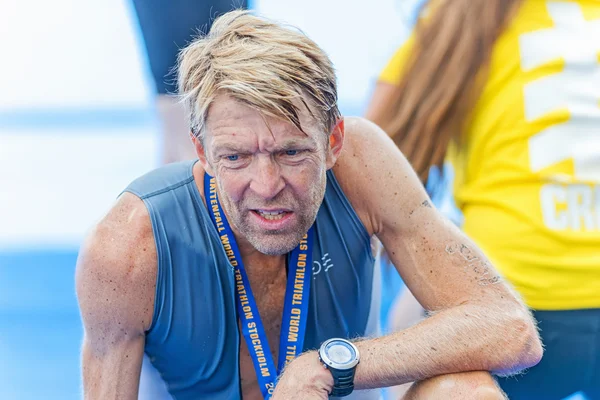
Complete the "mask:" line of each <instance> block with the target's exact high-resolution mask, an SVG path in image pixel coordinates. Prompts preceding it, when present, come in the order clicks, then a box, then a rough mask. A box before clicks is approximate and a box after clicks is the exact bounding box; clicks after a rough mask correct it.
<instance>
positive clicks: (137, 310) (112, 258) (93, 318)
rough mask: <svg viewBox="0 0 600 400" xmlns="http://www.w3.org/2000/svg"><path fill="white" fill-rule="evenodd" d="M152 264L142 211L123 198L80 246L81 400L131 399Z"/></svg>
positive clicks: (149, 306)
mask: <svg viewBox="0 0 600 400" xmlns="http://www.w3.org/2000/svg"><path fill="white" fill-rule="evenodd" d="M156 262H157V261H156V250H155V245H154V241H153V236H152V230H151V227H150V220H149V217H148V213H147V211H146V208H145V206H144V204H143V203H142V201H141V200H139V199H138V198H137V197H135V196H133V195H131V194H125V195H123V196H122V197H121V199H120V200H119V201H118V202H117V204H116V206H115V207H114V208H113V209H112V210H111V211H110V212H109V214H108V216H107V217H106V218H105V219H104V220H103V221H102V222H100V223H99V224H98V226H97V227H96V228H95V229H94V231H93V232H92V234H91V235H90V237H89V238H88V239H87V240H86V242H85V243H84V245H83V247H82V249H81V252H80V255H79V259H78V261H77V272H76V289H77V298H78V301H79V307H80V311H81V317H82V320H83V324H84V339H83V348H82V371H83V389H84V398H85V399H91V400H96V399H98V400H100V399H101V400H110V399H132V400H133V399H137V396H138V387H139V377H140V370H141V365H142V357H143V354H144V332H145V331H146V330H147V329H148V328H149V326H150V323H151V319H152V313H153V308H154V304H153V303H154V288H155V285H156Z"/></svg>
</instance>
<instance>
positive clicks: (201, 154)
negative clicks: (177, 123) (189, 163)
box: [190, 132, 215, 176]
mask: <svg viewBox="0 0 600 400" xmlns="http://www.w3.org/2000/svg"><path fill="white" fill-rule="evenodd" d="M190 137H191V138H192V143H193V145H194V148H195V149H196V155H197V156H198V161H200V165H202V168H204V171H206V173H207V174H209V175H210V176H215V175H214V171H213V169H212V167H211V166H210V164H209V162H208V160H207V158H206V151H205V149H204V144H203V143H202V140H200V139H199V138H198V137H196V135H194V133H193V132H190Z"/></svg>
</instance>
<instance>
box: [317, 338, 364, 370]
mask: <svg viewBox="0 0 600 400" xmlns="http://www.w3.org/2000/svg"><path fill="white" fill-rule="evenodd" d="M319 355H320V357H321V360H322V361H323V363H325V365H326V366H327V367H329V368H335V369H338V370H348V369H351V368H354V367H355V366H356V364H358V361H359V357H360V356H359V355H358V349H357V348H356V347H355V346H354V345H353V344H352V343H351V342H349V341H347V340H345V339H329V340H327V341H326V342H325V343H323V344H322V345H321V349H320V350H319Z"/></svg>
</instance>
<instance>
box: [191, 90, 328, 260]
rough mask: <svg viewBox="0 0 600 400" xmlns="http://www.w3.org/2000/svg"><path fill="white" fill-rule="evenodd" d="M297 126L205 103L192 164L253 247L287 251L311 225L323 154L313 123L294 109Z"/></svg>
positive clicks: (323, 142)
mask: <svg viewBox="0 0 600 400" xmlns="http://www.w3.org/2000/svg"><path fill="white" fill-rule="evenodd" d="M300 121H301V126H302V128H303V130H304V131H305V132H306V133H304V132H302V131H300V130H299V129H297V128H296V127H295V126H294V125H293V124H290V123H288V122H284V121H281V120H278V119H275V118H270V117H265V116H264V115H262V114H261V113H259V112H258V111H255V110H253V109H252V108H250V107H248V106H247V105H244V104H243V103H240V102H239V101H236V100H234V99H232V98H230V97H228V96H226V95H222V96H220V97H218V98H217V99H216V100H215V101H214V103H213V104H212V105H211V108H210V111H209V113H208V118H207V122H206V132H205V137H204V143H203V146H202V147H203V153H204V157H205V159H204V160H203V157H202V156H201V157H200V159H201V161H202V162H203V164H204V168H205V169H206V170H207V172H208V173H210V174H211V175H213V176H214V177H215V178H216V181H217V188H218V191H219V197H220V201H221V204H222V205H223V208H224V209H225V212H226V213H227V216H228V217H229V222H230V223H231V224H232V225H233V226H234V227H235V229H236V230H237V232H239V233H240V234H241V235H242V236H243V237H244V238H245V239H246V240H247V241H248V242H249V243H250V244H251V245H252V246H253V247H254V248H255V249H257V250H258V251H260V252H261V253H264V254H269V255H279V254H285V253H287V252H289V251H291V250H292V249H293V248H294V247H296V246H297V245H298V243H299V242H300V239H301V238H302V236H303V235H304V234H305V233H306V232H307V231H308V229H309V228H310V226H311V225H312V224H313V222H314V220H315V218H316V215H317V212H318V210H319V207H320V205H321V202H322V201H323V196H324V195H325V186H326V182H327V180H326V171H327V168H328V166H331V165H332V163H331V158H332V157H331V155H330V154H329V153H330V150H329V146H328V143H327V139H326V134H325V133H324V132H322V130H321V128H320V125H319V124H318V123H317V122H316V121H314V120H313V118H312V117H311V116H310V114H309V113H308V111H307V110H306V109H304V108H302V109H301V115H300Z"/></svg>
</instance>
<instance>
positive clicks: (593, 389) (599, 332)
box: [583, 309, 600, 400]
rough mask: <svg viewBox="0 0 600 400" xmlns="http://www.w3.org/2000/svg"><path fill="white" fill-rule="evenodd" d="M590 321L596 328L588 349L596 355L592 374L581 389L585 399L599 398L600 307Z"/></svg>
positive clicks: (596, 399) (594, 399)
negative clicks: (592, 341) (591, 344)
mask: <svg viewBox="0 0 600 400" xmlns="http://www.w3.org/2000/svg"><path fill="white" fill-rule="evenodd" d="M590 322H591V323H592V324H594V326H595V328H596V335H595V340H594V343H593V345H594V347H593V348H592V349H590V352H591V353H592V354H595V355H596V359H595V360H594V364H593V367H592V371H591V372H592V375H591V377H590V380H589V382H588V384H587V386H586V387H585V388H584V389H583V393H584V394H585V396H586V398H587V400H600V309H596V313H595V315H594V316H593V317H591V318H590Z"/></svg>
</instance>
